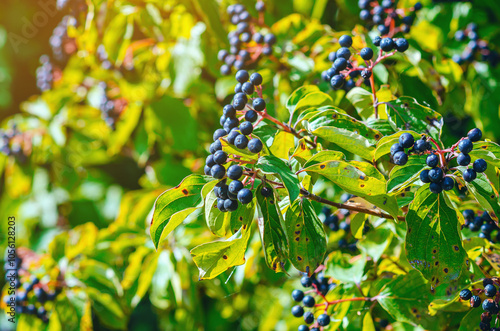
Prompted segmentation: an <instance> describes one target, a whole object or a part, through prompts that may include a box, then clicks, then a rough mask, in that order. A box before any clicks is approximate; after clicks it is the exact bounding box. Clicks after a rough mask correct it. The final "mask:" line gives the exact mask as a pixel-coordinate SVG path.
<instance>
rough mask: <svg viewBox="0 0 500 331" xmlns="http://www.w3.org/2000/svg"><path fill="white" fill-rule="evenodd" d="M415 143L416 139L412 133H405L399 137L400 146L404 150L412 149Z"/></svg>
mask: <svg viewBox="0 0 500 331" xmlns="http://www.w3.org/2000/svg"><path fill="white" fill-rule="evenodd" d="M414 143H415V138H413V136H412V135H411V134H410V133H407V132H406V133H403V134H402V135H400V136H399V144H400V145H401V146H402V147H403V148H410V147H412V146H413V144H414Z"/></svg>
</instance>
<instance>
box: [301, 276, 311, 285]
mask: <svg viewBox="0 0 500 331" xmlns="http://www.w3.org/2000/svg"><path fill="white" fill-rule="evenodd" d="M300 283H301V284H302V286H304V287H311V286H312V283H313V282H312V279H311V277H308V276H303V277H302V278H301V279H300Z"/></svg>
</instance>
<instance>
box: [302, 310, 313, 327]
mask: <svg viewBox="0 0 500 331" xmlns="http://www.w3.org/2000/svg"><path fill="white" fill-rule="evenodd" d="M304 322H306V324H311V323H312V322H314V314H313V313H311V312H310V311H308V312H306V313H305V314H304Z"/></svg>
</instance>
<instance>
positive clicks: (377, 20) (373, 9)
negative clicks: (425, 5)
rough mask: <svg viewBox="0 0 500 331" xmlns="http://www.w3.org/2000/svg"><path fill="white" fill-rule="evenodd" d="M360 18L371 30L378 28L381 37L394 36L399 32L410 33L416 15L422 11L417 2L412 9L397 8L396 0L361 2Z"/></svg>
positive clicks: (359, 5)
mask: <svg viewBox="0 0 500 331" xmlns="http://www.w3.org/2000/svg"><path fill="white" fill-rule="evenodd" d="M358 7H359V8H360V9H361V12H360V13H359V17H360V18H361V19H362V20H363V21H366V22H367V24H368V25H369V28H371V27H373V26H376V27H377V30H378V32H380V35H381V36H391V37H392V36H394V35H395V34H396V33H398V32H404V33H408V32H410V29H411V26H412V25H413V22H414V21H415V13H416V12H417V11H419V10H420V9H422V4H421V3H420V2H417V3H416V4H415V5H414V6H413V7H410V8H397V1H395V0H382V1H379V0H359V1H358Z"/></svg>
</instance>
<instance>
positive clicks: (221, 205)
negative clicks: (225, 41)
mask: <svg viewBox="0 0 500 331" xmlns="http://www.w3.org/2000/svg"><path fill="white" fill-rule="evenodd" d="M236 80H237V81H238V84H237V85H236V87H235V92H236V94H235V95H234V97H233V100H232V103H231V104H227V105H225V106H224V108H223V115H222V116H221V118H220V124H221V125H222V127H223V128H222V129H217V130H216V131H215V132H214V134H213V140H214V142H213V143H212V144H211V145H210V148H209V150H210V155H209V156H208V157H207V159H206V164H205V168H204V172H205V174H206V175H209V176H212V177H214V178H216V179H224V180H223V181H221V182H220V183H219V184H218V185H217V186H216V188H215V194H216V196H217V198H218V200H217V208H218V209H219V210H220V211H223V212H225V211H235V210H236V209H237V208H238V201H239V202H241V203H243V204H247V203H249V202H250V201H252V199H253V193H252V191H251V190H250V189H247V188H245V184H244V182H242V181H240V178H241V177H242V176H243V167H242V166H241V165H239V164H232V165H230V166H229V167H227V170H226V168H225V167H224V165H225V164H226V163H228V162H231V161H235V162H236V163H237V161H238V160H235V159H230V158H229V156H228V154H227V153H226V152H224V151H223V150H222V143H221V139H222V138H223V137H225V138H224V139H225V140H226V141H227V142H228V143H229V144H231V145H234V146H235V147H236V148H238V149H248V151H250V152H251V153H256V154H257V153H260V152H261V151H262V148H263V147H264V146H263V144H262V141H261V140H260V139H259V138H257V137H252V132H253V129H254V124H253V123H255V122H257V120H258V118H259V114H258V113H262V112H263V111H265V108H266V102H265V101H264V99H262V97H256V98H252V97H251V96H252V95H253V94H254V93H255V92H256V90H258V93H259V95H261V93H262V87H261V84H262V76H261V75H260V74H259V73H253V74H252V75H251V76H249V74H248V72H247V71H246V70H240V71H238V72H237V73H236ZM249 97H250V98H249ZM250 102H251V106H250V105H248V103H250ZM238 113H239V114H240V115H241V116H240V118H241V119H244V121H243V122H241V123H240V120H239V119H238V117H237V116H238ZM226 177H227V178H229V179H231V180H232V181H231V183H229V185H227V184H226V179H225V178H226ZM271 193H272V191H271Z"/></svg>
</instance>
